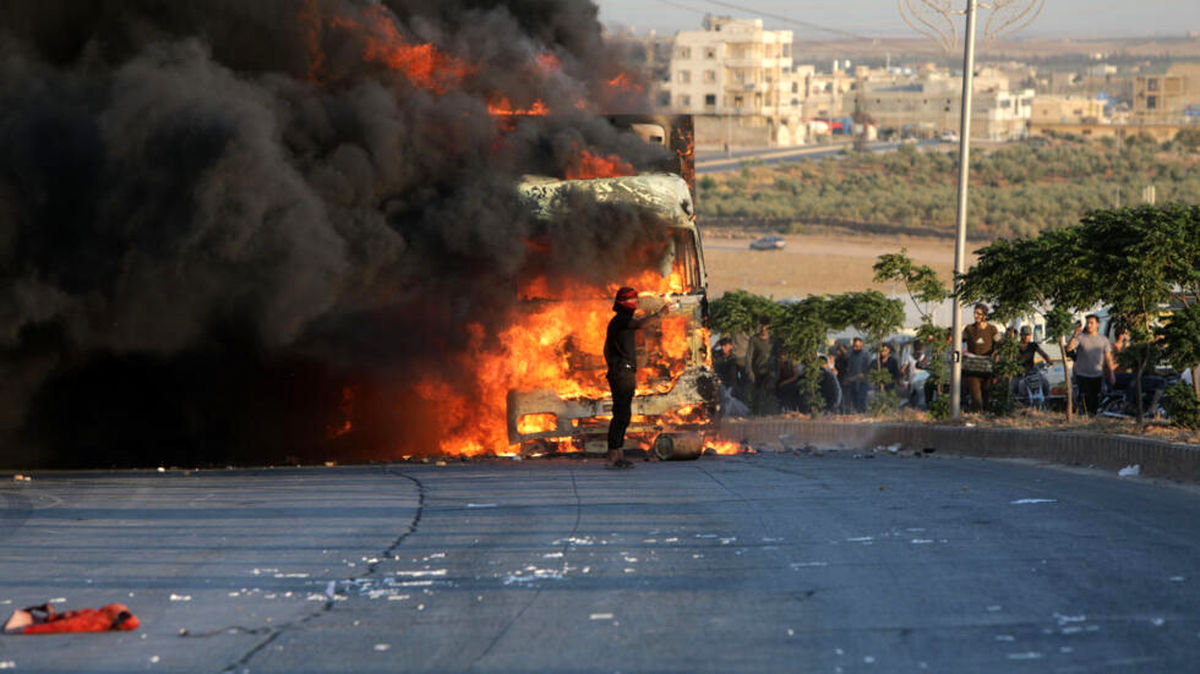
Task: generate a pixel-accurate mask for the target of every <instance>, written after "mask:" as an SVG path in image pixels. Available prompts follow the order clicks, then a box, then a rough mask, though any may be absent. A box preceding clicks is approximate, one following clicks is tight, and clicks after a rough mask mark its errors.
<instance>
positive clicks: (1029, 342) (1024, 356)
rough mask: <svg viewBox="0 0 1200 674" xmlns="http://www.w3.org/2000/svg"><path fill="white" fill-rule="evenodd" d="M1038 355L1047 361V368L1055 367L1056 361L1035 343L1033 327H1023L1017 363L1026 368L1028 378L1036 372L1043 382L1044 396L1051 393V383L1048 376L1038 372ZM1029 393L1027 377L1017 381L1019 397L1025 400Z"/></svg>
mask: <svg viewBox="0 0 1200 674" xmlns="http://www.w3.org/2000/svg"><path fill="white" fill-rule="evenodd" d="M1038 355H1041V357H1042V359H1043V360H1045V361H1046V367H1053V365H1054V359H1053V358H1051V357H1050V354H1048V353H1046V351H1045V350H1044V349H1042V345H1041V344H1038V343H1037V342H1035V341H1033V327H1032V326H1029V325H1022V326H1021V345H1020V347H1019V348H1018V350H1017V362H1019V363H1020V364H1021V367H1022V368H1024V371H1025V375H1026V377H1027V376H1029V375H1032V374H1034V373H1035V372H1036V373H1037V375H1038V379H1040V380H1041V386H1042V395H1043V396H1044V395H1047V394H1048V393H1049V392H1050V382H1049V381H1048V380H1047V379H1046V374H1045V373H1044V372H1040V371H1038V369H1037V366H1036V365H1035V364H1034V360H1035V358H1036V357H1037V356H1038ZM1027 393H1028V389H1027V388H1026V384H1025V377H1021V378H1019V379H1017V395H1019V396H1021V397H1022V398H1024V397H1025V396H1026V394H1027Z"/></svg>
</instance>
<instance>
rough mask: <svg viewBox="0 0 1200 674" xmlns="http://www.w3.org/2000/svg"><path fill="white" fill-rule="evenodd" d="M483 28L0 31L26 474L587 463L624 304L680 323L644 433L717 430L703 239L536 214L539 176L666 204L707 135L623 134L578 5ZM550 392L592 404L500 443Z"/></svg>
mask: <svg viewBox="0 0 1200 674" xmlns="http://www.w3.org/2000/svg"><path fill="white" fill-rule="evenodd" d="M485 4H486V6H483V5H481V4H480V3H472V2H456V1H454V0H449V1H448V2H441V3H407V2H400V1H399V0H385V1H383V2H359V1H357V0H305V1H303V2H298V3H297V2H291V1H287V0H261V1H259V2H254V3H235V2H229V1H228V0H197V1H196V2H190V3H182V4H181V3H167V4H164V3H160V2H156V1H151V0H129V1H128V2H122V3H84V4H83V5H80V3H75V2H70V1H69V0H44V1H42V2H36V3H35V2H31V1H26V0H19V1H18V2H16V3H12V4H10V5H9V6H7V7H6V8H5V10H3V11H4V13H5V20H4V21H0V45H3V46H2V48H0V71H2V72H3V77H0V126H2V127H3V128H4V129H6V136H7V137H9V138H11V139H13V142H12V143H9V144H7V145H6V146H5V148H4V150H3V154H4V164H3V168H4V171H2V172H0V228H3V229H2V231H0V242H3V244H2V245H0V260H2V264H0V269H3V270H4V271H3V272H2V273H0V283H2V285H0V315H3V316H4V322H3V325H4V331H3V333H2V334H0V361H2V362H3V363H4V377H3V378H2V380H3V383H2V384H0V443H2V444H3V445H4V446H5V447H9V448H13V451H11V452H8V456H7V457H6V458H7V459H8V460H9V462H10V463H12V464H13V465H26V466H33V465H56V466H87V465H103V466H122V465H134V466H138V465H150V466H156V465H163V464H174V465H211V464H216V465H225V464H253V463H266V462H269V463H275V462H323V461H331V460H332V461H362V460H393V459H398V458H401V457H405V456H419V455H433V454H457V455H464V456H465V455H470V456H475V455H483V454H506V453H510V452H513V451H517V450H518V449H519V447H520V444H521V442H523V440H522V438H532V439H534V440H543V439H545V438H551V437H563V435H562V429H564V428H566V426H567V425H569V426H570V428H571V436H572V437H574V436H575V435H576V431H577V430H578V429H587V430H590V429H591V428H593V427H595V426H598V425H601V424H603V423H605V421H604V414H605V412H604V409H603V405H604V403H603V393H602V392H601V391H602V388H603V386H602V385H603V380H602V373H600V372H599V371H598V370H597V367H598V363H597V359H596V357H597V354H598V353H599V350H598V348H597V342H596V341H595V340H598V339H600V336H601V335H602V332H603V330H602V328H603V322H604V321H605V320H606V317H607V314H608V311H607V303H608V299H610V298H611V291H612V289H613V288H614V287H616V286H617V285H620V284H625V283H628V284H632V285H635V286H637V287H639V288H640V289H642V290H643V291H644V292H645V293H646V295H645V297H644V301H645V302H646V303H647V306H649V305H650V304H652V303H654V302H662V301H670V302H672V303H673V305H674V306H675V309H676V310H675V311H674V312H673V313H672V314H671V318H670V319H668V320H666V321H664V323H663V326H662V329H661V331H658V332H656V333H655V334H653V335H649V336H648V339H649V340H650V344H649V345H648V348H646V349H645V352H646V354H647V355H648V356H650V355H651V354H654V355H653V357H652V358H651V359H650V360H647V362H646V363H644V364H640V365H641V368H640V370H639V392H640V393H642V394H644V395H643V396H640V398H643V399H645V400H646V401H650V400H655V401H660V402H656V403H655V404H653V405H651V404H650V403H649V402H647V403H646V405H645V406H644V407H643V409H642V410H641V411H640V417H639V418H640V421H639V422H638V423H642V424H643V425H645V426H646V427H647V428H649V427H654V428H660V427H663V425H664V423H665V422H666V421H667V420H673V421H674V423H677V424H678V423H682V424H685V425H687V424H698V423H700V422H702V421H703V420H704V419H706V418H707V415H708V414H709V411H708V409H707V408H706V407H704V406H703V405H701V404H699V403H701V402H702V401H700V400H693V398H695V395H693V394H692V393H689V394H688V395H686V396H681V395H680V391H683V390H688V391H699V390H700V389H701V388H702V387H701V385H700V383H699V381H700V380H699V378H698V375H697V374H693V373H698V372H700V371H701V370H702V369H703V361H704V359H705V358H706V357H707V356H706V353H707V348H706V343H702V342H703V341H704V340H703V339H702V337H701V334H702V333H701V332H700V330H702V327H703V325H702V324H703V311H704V309H703V294H702V292H698V291H697V290H698V289H699V288H701V286H702V284H703V267H702V260H701V259H700V258H699V252H700V251H699V249H698V238H697V237H696V234H695V230H694V225H691V224H688V225H686V226H684V225H681V224H680V222H677V221H676V215H664V213H665V211H663V206H664V205H665V206H669V208H671V209H674V208H677V207H678V204H664V203H655V202H653V200H651V201H650V202H642V203H640V204H639V203H636V202H637V200H632V201H631V200H629V199H625V198H624V197H621V198H617V199H609V200H607V201H606V197H605V196H604V195H603V194H602V192H603V190H601V191H596V190H589V189H574V188H572V189H568V190H566V191H564V192H563V193H562V195H561V196H562V198H563V199H564V200H565V202H564V203H566V205H567V208H565V209H560V208H557V207H556V208H554V209H551V210H550V211H546V212H538V209H536V208H534V209H531V207H530V199H529V188H530V187H531V183H528V182H527V181H526V178H525V177H526V176H529V175H538V176H546V177H547V180H548V181H543V182H541V183H539V185H540V187H537V188H536V189H543V190H547V189H551V187H550V186H551V185H554V184H556V183H557V184H560V185H561V184H564V182H565V183H568V184H569V183H571V182H572V181H580V182H582V183H589V184H593V185H596V186H602V185H609V186H613V188H614V190H616V189H617V188H616V186H618V185H641V186H643V187H644V186H646V185H649V184H651V183H656V184H659V186H660V187H665V186H666V185H667V184H668V183H671V184H674V187H669V188H667V191H666V192H665V193H672V194H673V195H674V196H672V197H671V198H672V199H674V198H676V197H678V196H680V195H682V193H683V191H684V188H683V187H681V185H690V181H691V179H692V176H691V175H690V162H685V161H682V160H681V157H682V156H683V155H685V154H686V155H688V156H690V151H691V150H690V142H691V138H690V129H688V130H687V131H688V133H686V134H684V133H682V132H683V131H684V130H685V129H683V127H680V126H678V125H675V124H674V123H672V122H669V121H668V122H666V123H661V120H658V121H656V120H653V119H648V120H647V119H644V120H641V121H639V122H636V123H632V124H630V123H622V122H619V121H618V117H617V116H618V115H621V114H629V113H640V112H641V111H644V110H645V109H647V107H648V106H647V105H646V101H645V87H644V83H642V82H641V81H639V79H638V76H637V75H636V74H635V73H636V72H637V69H636V68H632V67H627V66H626V60H627V58H628V54H626V53H624V52H622V51H621V50H620V49H619V48H616V47H612V46H610V45H609V44H606V43H605V42H604V41H603V40H602V39H601V30H600V26H599V24H598V22H597V21H596V17H595V7H594V6H593V5H591V4H590V3H588V2H576V1H574V0H560V1H558V2H548V3H536V5H529V4H528V3H520V2H497V3H485ZM654 129H658V132H657V133H658V136H657V137H656V136H655V133H654ZM663 171H666V172H667V173H670V174H673V175H674V176H675V177H673V178H671V177H668V176H658V177H648V176H646V175H645V174H648V173H656V172H663ZM593 181H594V182H593ZM606 181H611V182H606ZM516 186H522V187H516ZM655 189H657V188H655ZM643 191H644V192H645V190H643ZM653 191H655V190H650V192H653ZM687 192H688V193H689V198H690V190H687ZM614 193H616V192H614ZM646 193H649V192H646ZM535 201H536V200H535ZM680 201H681V202H682V199H681V200H680ZM568 214H569V215H568ZM685 215H687V216H690V215H691V214H690V213H686V214H685ZM689 247H690V248H689ZM693 249H694V253H692V252H689V251H691V250H693ZM547 392H549V393H547ZM547 395H549V396H552V397H553V398H554V400H556V401H558V403H556V404H557V405H560V406H561V405H563V404H571V405H584V406H590V407H588V410H587V414H586V415H584V414H582V413H576V412H572V413H570V414H568V415H566V416H565V417H564V415H563V414H562V413H561V412H562V410H561V407H558V408H555V409H552V410H551V409H546V410H533V409H530V410H529V411H528V414H520V415H518V417H517V418H516V419H514V420H513V423H512V424H510V423H509V400H510V396H518V398H519V399H521V400H524V399H525V398H522V396H533V398H529V399H535V398H537V396H547ZM522 409H523V408H522ZM549 415H554V417H553V418H551V417H550V416H549ZM564 419H565V420H564ZM551 424H553V426H554V429H553V430H550V429H549V425H551ZM510 426H511V428H510ZM684 444H686V443H684Z"/></svg>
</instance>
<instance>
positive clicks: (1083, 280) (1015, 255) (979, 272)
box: [956, 227, 1099, 420]
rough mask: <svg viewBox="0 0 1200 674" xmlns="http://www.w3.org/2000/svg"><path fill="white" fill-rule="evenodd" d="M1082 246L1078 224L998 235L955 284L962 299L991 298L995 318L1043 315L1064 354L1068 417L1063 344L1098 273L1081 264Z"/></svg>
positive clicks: (1092, 300) (1092, 295)
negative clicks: (1023, 236) (1029, 234)
mask: <svg viewBox="0 0 1200 674" xmlns="http://www.w3.org/2000/svg"><path fill="white" fill-rule="evenodd" d="M1082 246H1083V238H1082V230H1081V228H1079V227H1064V228H1062V229H1054V230H1049V231H1046V232H1042V233H1041V234H1039V235H1038V236H1036V237H1033V238H1028V239H1017V240H1014V241H1008V240H1005V239H998V240H996V241H994V242H992V243H991V244H990V245H988V246H986V247H984V248H981V249H979V250H977V251H975V253H976V255H977V260H976V263H975V265H974V266H972V267H971V269H969V270H968V271H967V273H966V274H965V275H964V276H963V278H962V283H961V284H960V286H959V297H960V298H961V299H962V300H964V301H965V302H967V303H972V302H977V301H980V300H985V301H989V302H991V303H992V305H993V315H994V317H995V318H996V320H997V321H1000V322H1003V321H1007V320H1010V319H1014V318H1018V317H1022V316H1030V315H1034V314H1037V315H1041V316H1043V317H1044V318H1045V320H1046V326H1047V333H1048V334H1047V336H1048V337H1050V338H1053V339H1055V340H1057V342H1058V349H1059V354H1060V355H1061V357H1062V363H1063V372H1064V374H1065V375H1066V381H1067V386H1066V389H1067V419H1068V420H1071V419H1073V418H1074V405H1075V401H1074V396H1073V394H1072V391H1071V385H1070V383H1071V367H1070V361H1069V360H1068V359H1067V345H1066V338H1067V335H1068V334H1069V331H1070V329H1071V323H1072V320H1071V312H1073V311H1080V310H1085V309H1088V308H1090V307H1092V306H1093V305H1095V304H1096V302H1097V300H1098V298H1099V289H1098V288H1097V285H1096V278H1097V277H1096V276H1095V275H1094V274H1092V273H1090V272H1089V270H1088V269H1087V268H1086V267H1084V266H1081V258H1082V257H1083V251H1082ZM956 337H957V336H956Z"/></svg>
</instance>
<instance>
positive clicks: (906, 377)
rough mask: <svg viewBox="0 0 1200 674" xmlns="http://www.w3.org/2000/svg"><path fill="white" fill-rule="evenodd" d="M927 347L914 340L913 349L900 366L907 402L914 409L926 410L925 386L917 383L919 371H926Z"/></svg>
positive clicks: (902, 385) (902, 386)
mask: <svg viewBox="0 0 1200 674" xmlns="http://www.w3.org/2000/svg"><path fill="white" fill-rule="evenodd" d="M926 365H927V363H926V361H925V345H924V344H922V343H921V342H920V341H919V340H913V342H912V348H911V349H910V350H909V352H908V354H907V355H905V356H904V363H903V364H902V365H901V366H900V381H901V388H902V389H903V391H902V393H903V395H904V398H905V400H907V401H908V404H909V405H911V406H912V407H914V408H916V409H919V410H923V409H925V386H924V385H923V384H922V383H918V381H917V371H918V370H924V369H926Z"/></svg>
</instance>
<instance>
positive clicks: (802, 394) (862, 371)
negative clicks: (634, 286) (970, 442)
mask: <svg viewBox="0 0 1200 674" xmlns="http://www.w3.org/2000/svg"><path fill="white" fill-rule="evenodd" d="M973 313H974V318H975V320H974V322H973V323H971V324H969V325H967V326H966V327H965V328H964V329H963V331H962V335H961V340H962V341H961V345H962V389H961V391H962V400H963V410H964V411H967V412H984V411H989V410H991V409H992V408H991V396H992V392H993V391H994V390H996V384H997V378H996V375H995V373H994V364H995V362H996V358H997V354H998V349H999V345H1000V344H1001V343H1002V342H1003V340H1005V339H1011V340H1015V341H1016V344H1017V348H1016V353H1017V355H1016V359H1017V362H1018V363H1019V364H1020V366H1021V367H1020V369H1021V371H1022V373H1023V374H1022V375H1021V376H1016V377H1013V378H1012V379H1011V380H1005V382H1003V384H1004V385H1005V386H1010V387H1011V389H1012V393H1013V395H1014V396H1015V397H1016V398H1017V399H1019V400H1023V401H1029V400H1031V399H1032V398H1033V397H1034V396H1033V394H1036V396H1037V398H1038V400H1039V401H1040V402H1041V403H1042V404H1044V400H1045V398H1046V397H1048V395H1049V391H1050V384H1049V381H1048V380H1047V378H1046V370H1047V368H1050V367H1053V366H1054V365H1055V363H1056V360H1055V359H1054V358H1052V357H1051V356H1050V355H1049V354H1048V353H1047V352H1046V350H1045V349H1044V348H1042V345H1041V344H1040V343H1039V342H1037V341H1035V340H1034V338H1033V336H1034V335H1033V329H1032V327H1031V326H1030V325H1024V326H1022V327H1021V328H1020V330H1019V331H1018V330H1017V329H1015V328H1008V329H1007V330H1002V329H1001V328H1000V327H998V326H997V325H995V324H993V323H991V322H990V321H989V318H990V309H989V307H988V306H987V305H986V304H982V303H980V304H977V305H976V306H975V307H974V309H973ZM946 334H947V339H946V341H947V346H948V345H949V341H950V332H949V331H947V333H946ZM743 339H744V340H745V341H744V342H743V343H742V344H741V346H742V349H741V352H742V353H741V354H738V353H736V352H737V351H738V350H739V349H737V348H735V341H734V339H732V338H730V337H729V336H725V337H722V338H721V339H720V340H719V341H718V342H717V345H716V347H715V349H714V351H713V368H714V370H715V372H716V374H717V376H718V378H719V379H720V382H721V392H722V409H723V410H725V414H727V415H729V416H758V415H771V414H779V413H781V412H792V411H798V412H804V413H808V412H811V411H812V410H813V408H814V407H815V408H816V409H817V410H819V411H820V412H822V413H825V414H862V413H865V412H867V407H868V398H869V395H868V394H869V392H870V391H871V390H872V388H873V387H878V388H879V389H880V390H883V391H889V392H892V393H894V394H895V395H896V399H897V400H898V401H899V405H900V406H902V407H911V408H913V409H926V407H927V404H928V403H929V402H931V401H932V400H934V399H936V398H937V397H938V396H942V395H946V392H947V389H948V386H949V384H948V382H942V383H941V384H940V385H938V384H935V383H934V382H933V379H932V378H930V377H929V376H928V375H927V374H925V371H927V370H929V368H930V362H929V358H928V354H927V353H926V349H925V345H924V344H923V343H922V342H920V341H917V340H913V341H910V342H907V343H906V344H904V345H903V348H900V349H899V350H898V353H899V354H900V357H899V358H897V346H900V345H899V344H897V345H893V344H889V343H887V342H884V343H883V344H881V345H879V348H878V352H877V353H873V352H871V351H869V350H868V349H867V348H865V347H864V344H863V340H862V339H861V338H859V337H855V338H853V339H851V340H850V341H849V342H848V343H846V342H845V341H838V342H836V343H835V344H834V346H833V347H832V348H831V349H830V350H829V352H828V353H825V354H820V358H819V360H820V363H821V368H822V369H821V372H820V374H819V377H818V390H819V399H817V400H815V401H812V400H809V394H808V393H807V391H806V388H807V387H802V386H800V382H801V378H802V376H803V374H804V367H805V366H804V364H802V363H796V362H794V361H793V360H792V359H790V358H789V357H788V356H787V355H786V354H785V353H783V350H782V348H781V343H780V340H778V339H777V338H776V337H775V336H774V335H773V334H772V332H771V321H770V318H768V317H763V318H761V319H759V320H758V325H757V329H756V330H755V332H754V334H753V335H751V336H750V337H749V339H745V338H744V337H743ZM1128 344H1129V333H1128V331H1126V330H1122V329H1118V330H1117V331H1116V333H1115V334H1114V336H1113V339H1112V340H1109V338H1108V337H1106V336H1104V335H1103V334H1101V332H1100V319H1099V317H1097V316H1096V315H1094V314H1089V315H1088V316H1087V317H1086V319H1085V320H1084V322H1083V323H1081V324H1079V325H1077V326H1076V328H1075V331H1074V334H1073V335H1072V336H1071V338H1070V340H1069V342H1068V343H1067V355H1068V357H1069V358H1071V359H1073V361H1074V375H1075V378H1074V382H1075V387H1076V389H1077V390H1078V395H1077V396H1076V399H1077V402H1076V408H1077V409H1078V410H1079V411H1080V412H1082V413H1084V414H1088V415H1095V414H1096V413H1097V412H1098V411H1099V407H1100V403H1101V398H1102V384H1104V383H1107V384H1108V387H1107V389H1104V390H1106V391H1108V392H1109V393H1111V392H1113V391H1124V390H1125V389H1126V388H1130V387H1131V385H1132V383H1133V379H1134V378H1135V375H1134V374H1133V373H1131V372H1128V371H1126V370H1125V369H1123V368H1122V366H1121V365H1120V362H1119V360H1118V358H1117V356H1118V355H1119V354H1120V353H1121V351H1122V350H1123V349H1125V348H1126V347H1127V346H1128ZM945 352H946V353H944V354H943V355H944V357H946V358H949V353H948V352H949V349H945ZM1039 356H1040V360H1039ZM947 364H948V363H947ZM873 370H878V371H881V372H885V373H887V374H886V376H882V375H877V376H874V377H872V375H871V372H872V371H873ZM946 379H948V376H947V377H946ZM1155 379H1156V378H1155V377H1154V376H1153V375H1150V376H1149V377H1144V378H1143V388H1144V389H1145V388H1147V386H1149V387H1151V388H1153V387H1155V386H1158V384H1157V383H1154V381H1153V380H1155ZM1158 379H1161V378H1158ZM872 382H874V383H872ZM1160 388H1161V387H1160ZM1000 390H1002V391H1003V390H1005V389H1004V388H1003V387H1001V388H1000Z"/></svg>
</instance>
